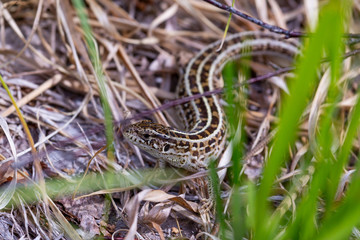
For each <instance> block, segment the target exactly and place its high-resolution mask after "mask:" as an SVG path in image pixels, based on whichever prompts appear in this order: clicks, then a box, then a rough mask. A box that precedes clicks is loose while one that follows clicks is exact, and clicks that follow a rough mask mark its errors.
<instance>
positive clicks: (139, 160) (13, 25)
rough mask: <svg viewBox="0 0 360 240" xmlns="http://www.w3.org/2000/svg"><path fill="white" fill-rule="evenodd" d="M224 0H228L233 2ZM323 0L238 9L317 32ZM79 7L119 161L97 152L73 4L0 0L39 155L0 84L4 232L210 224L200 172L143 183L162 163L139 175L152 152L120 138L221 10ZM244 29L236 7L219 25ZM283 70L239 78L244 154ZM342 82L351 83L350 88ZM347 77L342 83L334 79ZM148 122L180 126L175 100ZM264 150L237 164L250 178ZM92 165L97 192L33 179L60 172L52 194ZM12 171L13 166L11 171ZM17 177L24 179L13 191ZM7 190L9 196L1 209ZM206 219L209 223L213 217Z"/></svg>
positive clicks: (273, 102) (9, 77)
mask: <svg viewBox="0 0 360 240" xmlns="http://www.w3.org/2000/svg"><path fill="white" fill-rule="evenodd" d="M225 2H226V3H227V4H229V5H231V2H230V1H225ZM324 2H325V1H313V0H304V1H297V0H282V1H275V0H268V1H265V0H263V1H262V0H257V1H244V0H242V1H237V3H236V5H235V6H236V8H237V9H240V10H242V11H244V12H246V13H248V14H249V15H252V16H256V17H259V18H260V19H261V20H264V21H265V22H268V23H271V24H274V25H277V26H280V27H283V28H286V29H295V30H304V29H303V26H304V25H310V26H312V27H313V26H314V23H315V22H316V20H317V16H318V12H317V6H313V5H314V4H316V3H318V4H319V5H322V4H324ZM354 2H355V3H354V9H353V16H352V19H351V24H350V25H349V26H348V31H349V32H355V33H356V32H359V30H360V29H359V26H360V25H359V24H356V23H357V22H358V21H359V19H358V18H359V11H360V3H359V2H358V1H354ZM86 4H87V14H88V17H89V23H90V25H91V28H92V32H93V36H94V41H95V42H96V44H97V51H98V53H99V55H100V59H101V67H102V69H103V72H104V76H105V84H106V92H107V100H108V102H109V104H110V109H111V113H112V116H113V120H114V121H115V124H114V125H115V126H116V133H117V134H116V135H115V139H114V145H115V153H114V156H115V161H111V160H109V159H108V158H107V156H108V155H107V152H106V151H102V150H103V147H104V146H106V136H105V131H104V127H103V126H104V114H103V110H102V105H101V103H100V98H99V92H100V90H99V87H98V82H97V80H96V76H95V70H94V66H93V64H92V63H91V56H89V52H88V51H87V50H88V48H87V45H86V43H85V41H84V38H83V33H84V32H83V29H82V28H81V27H80V22H79V18H78V17H77V15H76V11H75V9H74V6H73V5H72V3H71V1H67V0H63V1H52V0H39V1H35V0H29V1H3V3H1V4H0V8H1V9H2V14H1V16H0V44H1V47H0V65H1V68H0V69H1V71H0V73H1V75H2V76H3V78H4V80H5V82H6V84H7V85H8V86H9V89H10V91H11V93H12V95H13V96H14V98H15V99H16V101H17V105H18V106H19V107H20V108H21V111H22V114H23V116H24V118H25V120H26V122H27V124H28V126H29V129H30V132H31V135H32V137H33V138H34V141H35V147H36V149H37V154H38V157H39V160H40V161H41V164H39V166H38V167H35V164H34V163H36V161H35V160H34V158H33V156H34V155H33V154H31V153H30V151H31V146H30V145H29V144H28V141H29V138H27V137H26V134H25V130H24V128H23V127H22V125H21V123H20V120H19V117H18V116H17V115H16V112H15V107H14V105H13V104H12V103H11V101H10V98H9V96H8V94H7V93H6V92H5V90H4V89H3V88H0V111H1V119H0V120H1V123H0V125H1V127H2V129H3V131H2V133H1V134H0V141H1V146H0V154H1V155H0V156H1V159H2V163H1V165H0V176H1V178H0V180H1V183H2V186H3V187H4V188H3V189H4V191H3V195H2V196H1V198H0V206H1V207H2V208H3V210H2V212H1V213H0V229H1V230H0V236H1V237H0V238H4V239H12V238H14V239H18V238H21V237H23V238H28V239H33V238H36V237H37V236H40V237H41V238H44V239H46V238H49V239H52V238H57V239H66V238H68V239H69V238H70V239H81V238H85V239H87V238H90V237H93V236H104V237H105V238H110V237H111V235H112V234H114V233H115V234H114V236H117V237H120V236H124V235H125V234H126V233H128V231H130V233H131V234H135V232H136V231H137V233H136V234H137V236H138V237H137V238H139V239H141V238H142V237H143V238H147V239H164V238H168V237H170V236H173V237H180V236H184V237H187V238H190V237H193V236H196V235H197V234H198V233H201V232H202V231H203V229H202V227H203V225H206V224H208V223H206V222H204V221H210V220H208V219H203V218H201V216H200V215H199V213H198V206H199V204H200V203H199V197H200V196H201V195H202V194H204V193H201V192H204V189H199V185H200V184H198V179H197V177H199V176H205V175H206V173H199V174H195V175H192V176H188V174H185V173H184V172H180V173H176V174H175V173H174V172H173V171H169V172H167V173H168V174H170V175H171V176H170V177H169V176H168V178H169V179H172V180H168V181H162V182H160V183H159V181H157V182H152V181H153V179H152V178H153V175H154V174H159V176H160V175H161V174H163V172H160V173H158V172H150V173H147V172H145V171H143V169H149V168H150V169H153V168H154V166H155V162H156V160H155V159H154V158H152V157H150V156H147V155H142V153H141V152H139V150H138V149H136V148H134V146H131V145H129V144H128V143H127V142H125V141H124V139H123V138H122V136H121V131H120V129H121V124H122V123H121V120H123V119H125V118H128V117H131V115H132V114H135V113H138V112H142V111H144V110H146V109H152V108H156V107H158V106H160V105H161V104H162V103H164V102H166V101H169V100H173V99H175V98H176V97H175V94H174V90H175V87H176V84H177V82H178V79H179V78H180V76H181V71H179V69H183V67H184V66H185V65H186V63H187V62H188V61H189V59H190V58H191V57H192V56H193V55H194V54H195V53H196V52H197V51H199V50H200V49H202V48H203V47H204V46H206V44H208V43H211V42H213V41H214V40H217V39H220V38H221V37H222V36H223V29H224V28H225V25H226V22H227V20H228V15H227V14H226V13H225V12H224V11H221V10H219V9H217V8H215V7H213V6H211V5H209V4H207V3H205V2H203V1H196V0H186V1H183V0H165V1H160V0H159V1H158V0H138V1H111V0H102V1H95V0H88V1H86ZM245 30H260V27H258V26H256V25H254V24H252V23H249V22H247V21H245V20H243V19H240V18H238V17H236V16H233V18H232V21H231V23H230V28H229V32H230V33H236V32H241V31H245ZM353 61H356V58H348V59H346V60H345V61H344V65H343V69H342V79H341V80H340V81H339V86H341V87H342V88H343V89H342V90H343V99H342V100H341V101H340V102H339V103H338V112H339V113H338V116H339V118H341V119H340V120H339V122H338V123H337V126H336V127H337V128H338V129H336V133H338V137H339V139H342V136H343V134H344V131H345V129H346V118H347V114H348V111H349V109H350V108H351V107H352V106H354V104H355V102H356V91H357V89H358V77H359V74H360V73H359V68H353V67H351V66H352V65H353V64H354V62H353ZM250 66H251V68H252V70H253V72H255V73H256V74H263V73H266V72H269V71H270V70H273V68H272V67H268V66H266V64H264V63H262V62H260V63H255V62H251V63H250ZM325 70H326V66H324V72H325V74H323V75H322V77H321V80H320V84H319V86H318V90H317V92H316V94H315V96H314V98H313V101H312V102H310V103H309V105H308V108H307V111H306V112H305V113H304V115H303V121H302V124H301V126H300V130H301V131H300V133H299V138H298V140H297V141H296V144H295V147H293V148H291V149H290V156H291V158H290V159H289V161H288V162H287V164H286V165H285V166H283V168H282V169H281V170H282V171H281V174H280V175H279V177H278V180H277V183H278V185H277V186H274V192H276V193H275V194H274V196H273V197H274V199H275V200H274V202H277V198H276V197H279V196H281V197H283V196H286V193H287V191H288V190H287V189H286V186H285V185H286V183H287V182H288V181H289V180H291V179H293V178H294V177H295V176H296V175H298V174H299V173H300V170H301V169H300V168H301V167H300V166H301V164H299V162H301V160H302V159H303V157H304V156H305V155H306V154H307V153H308V152H309V151H310V150H311V148H313V147H314V145H313V144H315V143H316V140H315V134H316V129H317V128H316V126H317V122H318V119H319V116H320V113H321V111H322V109H323V108H324V105H323V103H324V99H325V98H326V96H327V95H326V94H327V91H324V90H326V86H327V84H328V81H329V78H328V75H327V73H326V71H325ZM288 75H289V74H285V75H282V76H280V77H275V78H273V79H272V80H271V84H269V82H261V83H257V84H253V85H251V86H250V87H249V90H248V95H249V97H248V99H249V100H248V103H247V104H248V106H247V110H246V112H245V116H246V119H247V125H246V127H245V131H246V133H247V138H248V142H249V144H248V146H246V149H250V148H251V147H252V145H254V146H256V144H257V143H258V142H259V141H260V140H261V139H263V138H265V137H266V136H267V135H268V134H269V132H270V126H271V125H272V124H273V123H275V122H277V112H276V109H277V108H278V106H279V104H281V100H282V95H283V93H282V91H283V90H286V89H287V84H286V82H285V81H284V79H286V77H287V76H288ZM349 79H352V80H353V81H351V82H350V83H349V82H348V81H349ZM344 82H346V83H347V84H342V85H341V83H344ZM259 91H261V93H259ZM148 117H149V118H152V119H154V120H156V121H157V122H160V123H162V124H168V125H172V126H177V124H178V123H177V121H176V120H177V119H176V117H174V112H173V109H168V110H166V111H163V112H156V113H155V114H154V115H152V116H148ZM6 133H7V134H6ZM359 147H360V146H359V142H358V141H355V142H354V146H353V154H354V157H353V159H352V161H350V165H349V166H348V168H347V169H346V170H345V174H344V175H343V178H342V182H341V185H340V186H339V188H338V189H339V191H338V193H337V197H338V198H341V197H342V195H343V194H344V189H345V188H346V184H347V182H348V181H349V178H350V176H351V173H352V171H353V166H354V161H355V160H356V159H357V154H358V152H359ZM99 150H101V151H100V152H97V151H99ZM267 151H268V149H267V148H265V149H263V148H261V149H259V151H258V152H256V155H254V156H252V158H251V160H250V161H249V162H248V163H247V166H246V169H245V173H246V174H247V175H248V177H250V178H251V179H256V178H258V177H259V174H260V172H261V168H262V166H263V161H264V160H263V159H264V158H266V157H267ZM15 155H16V156H17V157H16V158H14V156H15ZM94 156H95V157H94ZM88 165H89V169H90V172H91V173H88V174H89V175H90V176H93V175H92V174H93V173H97V174H98V176H99V177H98V178H97V181H98V182H99V185H101V186H104V187H98V186H95V185H96V183H97V182H94V186H92V187H93V189H91V188H90V189H86V190H85V189H83V188H82V187H81V186H80V188H79V189H80V190H79V192H77V191H76V192H75V189H77V187H74V188H72V190H71V191H68V192H67V195H66V196H61V195H60V196H59V195H56V194H55V193H54V192H49V191H48V188H47V187H45V186H41V184H40V185H36V184H35V182H40V183H41V182H42V181H44V180H46V181H47V180H49V179H56V182H59V185H56V186H58V187H59V189H57V190H60V189H61V188H63V187H64V188H65V186H67V185H71V184H73V183H74V179H72V178H73V177H75V176H83V174H84V172H85V171H86V169H87V166H88ZM14 166H16V167H17V168H16V170H15V171H14ZM109 172H110V176H114V175H117V174H119V175H120V174H124V175H125V176H128V177H129V178H128V179H127V181H129V183H128V182H126V183H124V184H119V185H116V182H115V183H114V182H112V183H111V184H110V183H109V182H110V180H109V179H108V178H107V177H108V175H106V174H107V173H109ZM111 174H112V175H111ZM178 174H180V176H183V178H182V180H187V181H185V182H186V184H175V183H176V182H177V181H176V180H173V179H176V178H178V179H179V178H180V177H179V175H178ZM244 178H245V177H244ZM246 178H247V177H246ZM86 179H87V178H85V180H83V183H84V182H85V183H86V181H87V180H86ZM144 179H145V180H144ZM149 179H150V180H149ZM309 179H310V177H309V175H306V176H304V177H303V178H301V179H300V181H301V184H300V187H299V189H298V190H297V191H294V192H295V193H294V194H295V195H296V194H300V193H301V191H302V186H305V185H307V183H308V181H309ZM108 181H109V182H108ZM144 183H147V184H144ZM152 183H153V184H156V185H157V187H160V189H158V190H151V189H150V188H152V189H155V188H157V187H155V186H154V185H152ZM33 184H35V185H33ZM43 184H47V182H46V183H45V182H43ZM75 185H76V184H75ZM16 186H22V187H23V188H22V189H21V190H20V191H16V192H15V193H14V189H15V187H16ZM24 186H25V187H24ZM28 186H35V187H33V188H31V191H38V194H37V195H36V197H35V199H34V198H33V199H32V201H35V202H28V201H25V200H24V198H25V197H24V196H23V195H22V194H21V193H24V192H25V194H27V193H26V188H27V187H28ZM149 187H150V188H149ZM223 190H224V192H225V195H226V194H230V192H231V187H230V186H229V183H228V181H227V180H225V182H224V183H223ZM95 191H96V192H95ZM73 193H77V196H79V197H80V196H83V195H85V194H89V195H87V196H86V197H80V198H78V199H76V200H72V199H71V194H73ZM185 193H186V194H185ZM110 194H111V195H110ZM180 194H182V195H180ZM184 196H186V197H185V198H184ZM296 197H297V196H292V198H281V199H282V200H283V201H282V203H281V206H280V207H279V209H278V211H279V212H282V211H284V212H285V211H287V209H289V208H290V206H295V204H294V205H292V201H295V199H296ZM225 198H226V197H225ZM10 199H11V203H13V202H16V204H17V205H14V207H12V206H11V205H10V204H8V203H9V201H10ZM211 218H212V219H211V221H213V216H211ZM160 225H161V226H160ZM75 229H77V230H75Z"/></svg>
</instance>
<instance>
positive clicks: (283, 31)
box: [204, 0, 308, 38]
mask: <svg viewBox="0 0 360 240" xmlns="http://www.w3.org/2000/svg"><path fill="white" fill-rule="evenodd" d="M204 1H205V2H207V3H210V4H211V5H214V6H215V7H218V8H220V9H223V10H225V11H227V12H230V13H233V14H235V15H237V16H239V17H241V18H243V19H246V20H248V21H250V22H252V23H255V24H257V25H259V26H261V27H263V28H266V29H268V30H269V31H270V32H274V33H279V34H283V35H285V37H286V38H292V37H306V36H308V35H307V34H305V33H302V32H298V31H289V30H286V29H283V28H281V27H278V26H275V25H271V24H268V23H265V22H263V21H261V20H259V19H257V18H254V17H251V16H249V15H247V14H245V13H243V12H240V11H239V10H236V9H235V8H233V7H231V6H228V5H225V4H222V3H219V2H217V1H215V0H204Z"/></svg>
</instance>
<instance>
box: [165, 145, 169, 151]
mask: <svg viewBox="0 0 360 240" xmlns="http://www.w3.org/2000/svg"><path fill="white" fill-rule="evenodd" d="M169 149H170V145H169V144H166V145H165V146H164V152H167V151H169Z"/></svg>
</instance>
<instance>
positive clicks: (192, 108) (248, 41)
mask: <svg viewBox="0 0 360 240" xmlns="http://www.w3.org/2000/svg"><path fill="white" fill-rule="evenodd" d="M219 45H220V41H217V42H215V43H212V44H210V45H208V46H207V47H205V48H204V49H203V50H202V51H200V52H199V53H198V54H197V55H196V56H195V57H194V58H193V59H192V60H191V61H190V62H189V64H188V65H187V67H186V71H185V75H184V79H183V81H180V82H179V84H178V89H177V95H178V97H179V98H182V97H187V96H192V95H195V94H201V93H204V92H208V91H212V90H214V88H215V86H214V84H215V80H216V79H219V78H220V74H221V70H222V68H223V66H224V64H225V63H226V62H228V61H229V60H233V59H238V58H242V57H245V56H254V55H278V56H280V57H283V58H284V57H285V58H289V59H292V58H293V57H294V56H295V55H296V54H298V52H299V48H298V44H297V43H296V42H295V41H291V40H284V39H283V37H282V36H279V35H277V34H273V33H263V32H244V33H240V34H235V35H232V36H230V37H228V38H227V39H226V40H225V42H224V45H223V47H222V49H221V50H220V51H218V52H217V51H216V50H217V49H218V47H219ZM178 110H179V115H180V118H181V119H183V122H184V125H185V130H179V129H175V128H172V127H167V126H163V125H160V124H157V123H153V122H151V121H148V120H144V121H140V122H137V123H135V124H132V125H129V126H126V127H125V128H124V131H123V132H124V136H125V137H126V138H127V139H129V141H130V142H132V143H134V144H135V145H137V146H138V147H139V148H140V149H143V150H144V151H146V152H148V153H150V154H152V155H153V156H155V157H158V158H159V159H160V160H163V161H166V162H168V163H170V164H171V165H173V166H176V167H180V168H184V169H187V170H189V171H192V172H195V171H198V170H201V169H204V168H206V167H207V166H208V163H209V160H210V159H211V158H217V157H218V156H219V155H220V153H221V152H222V150H223V148H224V144H225V141H226V118H225V115H224V112H223V110H222V108H221V105H220V102H219V99H218V96H216V95H212V96H209V97H201V98H198V99H195V100H192V101H190V102H188V103H185V104H183V105H180V106H179V107H178Z"/></svg>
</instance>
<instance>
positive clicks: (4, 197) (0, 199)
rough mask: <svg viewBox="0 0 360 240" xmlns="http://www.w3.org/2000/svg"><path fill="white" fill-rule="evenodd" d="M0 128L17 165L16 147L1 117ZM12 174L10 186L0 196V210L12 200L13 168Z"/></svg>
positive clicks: (15, 177) (14, 185) (14, 184)
mask: <svg viewBox="0 0 360 240" xmlns="http://www.w3.org/2000/svg"><path fill="white" fill-rule="evenodd" d="M0 127H1V129H2V130H3V131H4V133H5V135H6V138H7V140H8V142H9V145H10V150H11V153H12V155H13V157H14V162H15V163H17V162H18V161H17V156H16V147H15V144H14V141H13V139H12V138H11V134H10V131H9V126H8V124H7V123H6V121H5V119H4V118H2V117H0ZM13 172H14V175H13V178H12V180H11V182H10V184H9V185H8V186H7V187H6V189H5V191H3V192H2V193H1V195H0V209H3V208H4V207H5V206H6V205H8V203H9V202H10V200H11V199H12V197H13V195H14V192H15V188H16V183H17V169H16V168H15V169H14V170H13Z"/></svg>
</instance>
